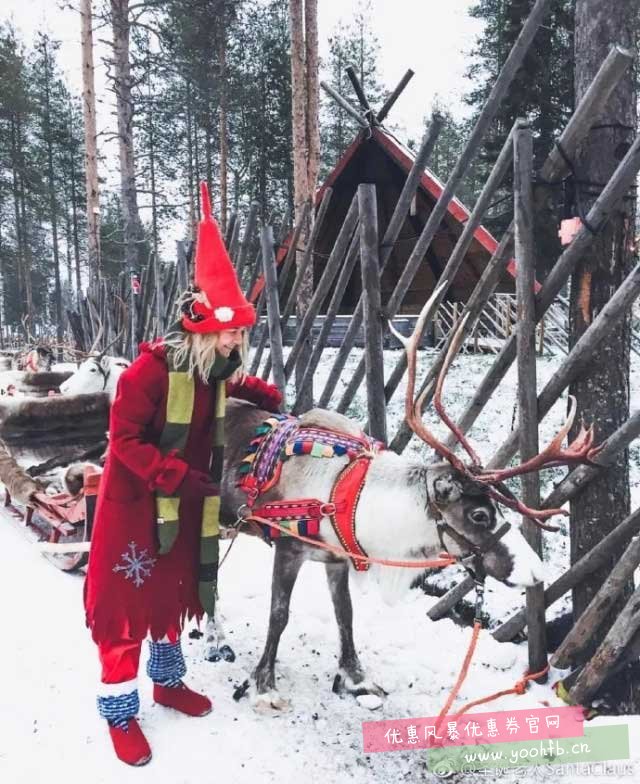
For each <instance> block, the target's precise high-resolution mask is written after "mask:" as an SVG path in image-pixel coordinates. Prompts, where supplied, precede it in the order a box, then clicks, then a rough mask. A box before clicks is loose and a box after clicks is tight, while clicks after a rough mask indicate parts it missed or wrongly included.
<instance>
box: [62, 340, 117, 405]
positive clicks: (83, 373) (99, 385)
mask: <svg viewBox="0 0 640 784" xmlns="http://www.w3.org/2000/svg"><path fill="white" fill-rule="evenodd" d="M130 364H131V362H129V360H128V359H125V358H124V357H108V356H106V355H105V353H104V352H101V353H100V354H96V355H95V356H90V357H88V358H87V359H85V361H84V362H83V363H82V364H81V365H80V367H79V368H78V369H77V370H76V372H75V373H74V374H73V375H72V376H70V377H69V378H68V379H67V380H66V381H65V382H64V384H62V385H61V387H60V392H61V393H62V394H63V395H86V394H91V393H96V392H106V393H107V394H108V395H109V400H110V401H112V402H113V398H114V397H115V394H116V387H117V384H118V379H119V378H120V374H121V373H122V371H123V370H124V369H125V368H128V367H129V365H130Z"/></svg>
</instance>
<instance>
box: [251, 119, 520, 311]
mask: <svg viewBox="0 0 640 784" xmlns="http://www.w3.org/2000/svg"><path fill="white" fill-rule="evenodd" d="M413 160H414V156H413V153H412V152H411V151H410V150H409V149H407V148H406V147H404V146H403V145H402V144H401V143H400V142H399V141H398V140H397V139H396V138H395V137H394V136H393V135H392V134H390V133H389V132H388V131H385V130H383V129H382V128H380V127H376V128H372V129H371V130H364V131H362V132H361V133H359V134H358V136H357V137H356V138H355V139H354V141H353V142H352V144H351V145H350V146H349V147H348V148H347V150H345V152H344V154H343V155H342V157H341V158H340V160H339V161H338V163H337V164H336V166H335V168H334V169H333V171H332V172H331V174H330V175H329V177H328V178H327V180H326V181H325V182H324V183H323V185H322V186H321V188H319V190H318V192H317V194H316V209H317V207H318V205H319V204H320V201H321V200H322V196H323V194H324V192H325V189H326V188H328V187H331V188H332V189H333V195H332V197H331V202H330V204H329V208H328V210H327V214H326V217H325V220H324V221H323V225H322V228H321V230H320V235H319V238H318V242H317V244H316V253H315V257H314V280H315V281H316V282H317V281H318V280H319V278H320V276H321V274H322V271H323V267H324V264H325V263H326V260H327V258H328V256H329V254H330V252H331V249H332V248H333V245H334V243H335V240H336V237H337V235H338V232H339V231H340V227H341V226H342V223H343V222H344V219H345V216H346V214H347V211H348V209H349V205H350V204H351V200H352V199H353V197H354V195H355V193H356V191H357V189H358V185H359V184H361V183H375V185H376V191H377V200H378V222H379V237H380V240H382V237H383V236H384V233H385V231H386V228H387V225H388V223H389V220H390V218H391V215H392V214H393V210H394V207H395V205H396V203H397V201H398V197H399V196H400V192H401V190H402V187H403V185H404V182H405V180H406V177H407V175H408V173H409V171H410V169H411V166H412V164H413ZM442 189H443V184H442V183H441V182H440V180H438V178H437V177H436V176H435V175H434V174H433V173H432V172H430V171H429V170H428V169H426V170H425V172H424V173H423V175H422V177H421V179H420V183H419V187H418V190H417V193H416V198H415V199H414V201H413V203H412V208H411V210H410V213H409V215H407V218H406V220H405V222H404V225H403V226H402V229H401V231H400V235H399V237H398V240H397V242H396V246H395V248H394V250H393V253H392V255H391V258H390V260H389V264H388V267H387V269H386V270H385V273H384V275H383V277H382V304H383V305H385V304H386V302H387V300H388V298H389V296H390V294H391V292H392V291H393V289H394V287H395V284H396V282H397V280H398V278H399V277H400V274H401V272H402V270H403V268H404V266H405V263H406V261H407V259H408V258H409V256H410V254H411V251H412V250H413V248H414V245H415V243H416V239H417V237H418V236H419V235H420V233H421V231H422V229H423V228H424V225H425V223H426V221H427V219H428V217H429V215H430V213H431V210H432V209H433V206H434V204H435V203H436V200H437V198H438V196H439V195H440V193H441V192H442ZM468 217H469V210H468V209H467V208H466V207H465V206H464V205H463V204H462V202H460V201H459V200H458V199H453V200H452V201H451V203H450V204H449V208H448V211H447V214H446V216H445V218H444V219H443V221H442V224H441V226H440V229H439V231H438V232H437V234H436V236H435V238H434V240H433V242H432V244H431V247H430V248H429V249H428V251H427V254H426V261H427V263H426V264H422V265H421V266H420V268H419V270H418V272H417V274H416V277H415V278H414V281H413V284H412V286H411V288H410V289H409V291H408V292H407V294H406V295H405V298H404V300H403V303H402V307H401V309H400V313H401V314H416V313H418V312H419V311H420V308H421V307H422V305H423V304H424V303H425V301H426V300H427V299H428V298H429V296H430V295H431V292H432V291H433V289H434V287H435V284H436V281H437V280H438V279H439V278H440V275H441V273H442V270H443V269H444V267H445V265H446V263H447V260H448V258H449V256H450V254H451V251H452V250H453V247H454V245H455V243H456V241H457V239H458V237H459V236H460V234H461V232H462V229H463V224H464V222H465V221H466V220H467V218H468ZM284 245H285V247H283V248H281V249H280V250H279V252H278V253H277V261H278V263H281V262H282V261H283V260H284V257H285V255H286V250H287V247H286V246H287V245H288V243H287V242H285V243H284ZM497 245H498V243H497V241H496V239H495V238H494V237H493V236H492V235H491V234H490V233H489V232H488V231H487V230H486V229H485V228H483V227H482V226H480V227H479V228H478V229H476V232H475V235H474V239H473V241H472V243H471V245H470V247H469V250H468V251H467V254H466V257H465V259H464V262H463V264H462V265H461V267H460V270H459V271H458V274H457V275H456V277H455V280H454V281H453V285H452V286H451V288H450V289H449V291H448V293H447V298H446V299H447V300H448V301H449V302H466V300H467V299H468V297H469V295H470V294H471V292H472V291H473V289H474V287H475V285H476V283H477V282H478V280H479V278H480V276H481V275H482V272H483V270H484V268H485V266H486V264H487V262H488V260H489V258H490V257H491V254H492V253H493V252H494V251H495V249H496V247H497ZM513 273H514V266H513V262H511V263H510V265H509V267H508V270H507V271H506V272H505V274H504V275H503V277H502V279H501V281H500V283H499V285H498V287H497V289H496V292H498V293H510V294H512V293H514V292H515V279H514V277H513ZM262 287H263V281H262V278H260V279H258V281H257V283H256V285H255V286H254V288H253V289H252V291H251V294H250V299H251V300H253V301H255V299H256V298H257V296H258V294H259V293H260V291H261V289H262ZM361 288H362V286H361V279H360V268H359V266H356V268H355V270H354V273H353V275H352V277H351V281H350V282H349V285H348V287H347V291H346V293H345V297H344V299H343V301H342V305H341V308H340V312H341V313H342V314H349V313H351V312H353V310H354V309H355V306H356V304H357V302H358V299H359V297H360V293H361Z"/></svg>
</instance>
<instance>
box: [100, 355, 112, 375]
mask: <svg viewBox="0 0 640 784" xmlns="http://www.w3.org/2000/svg"><path fill="white" fill-rule="evenodd" d="M110 359H111V357H106V356H105V357H100V367H101V368H102V369H103V370H104V372H105V373H106V372H107V371H108V370H109V360H110Z"/></svg>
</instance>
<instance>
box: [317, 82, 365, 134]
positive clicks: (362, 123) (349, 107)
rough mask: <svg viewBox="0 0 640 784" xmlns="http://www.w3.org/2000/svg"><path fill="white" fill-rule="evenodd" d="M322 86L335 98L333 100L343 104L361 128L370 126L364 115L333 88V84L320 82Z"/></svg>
mask: <svg viewBox="0 0 640 784" xmlns="http://www.w3.org/2000/svg"><path fill="white" fill-rule="evenodd" d="M320 87H322V89H323V90H324V91H325V92H326V93H327V95H330V96H331V97H332V98H333V100H334V101H335V102H336V103H337V104H338V105H339V106H341V107H342V108H343V109H344V110H345V112H346V113H347V114H348V115H349V116H350V117H353V119H354V120H355V121H356V122H357V123H358V125H359V126H360V127H361V128H368V127H369V123H368V122H367V121H366V120H365V119H364V117H363V116H362V115H361V114H360V112H359V111H358V110H357V109H356V108H355V106H354V105H353V104H351V103H349V101H347V100H346V98H343V97H342V96H341V95H340V93H338V92H336V91H335V90H334V89H333V87H331V85H329V84H327V83H326V82H320Z"/></svg>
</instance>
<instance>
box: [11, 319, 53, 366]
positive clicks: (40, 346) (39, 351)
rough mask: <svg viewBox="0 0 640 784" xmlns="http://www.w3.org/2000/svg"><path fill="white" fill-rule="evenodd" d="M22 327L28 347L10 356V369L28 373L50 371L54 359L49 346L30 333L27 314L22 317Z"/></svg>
mask: <svg viewBox="0 0 640 784" xmlns="http://www.w3.org/2000/svg"><path fill="white" fill-rule="evenodd" d="M22 327H23V329H24V332H25V335H26V337H27V341H28V345H29V348H27V349H26V351H22V352H21V353H19V354H16V355H15V356H14V357H13V358H12V362H11V369H12V370H19V371H22V372H28V373H40V372H45V373H48V372H50V371H51V368H52V366H53V363H54V359H55V358H54V355H53V351H52V349H51V347H50V346H49V345H47V344H46V343H44V342H42V341H39V340H38V339H37V338H36V337H34V336H33V335H32V334H31V331H30V329H29V319H28V317H27V316H23V317H22Z"/></svg>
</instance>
